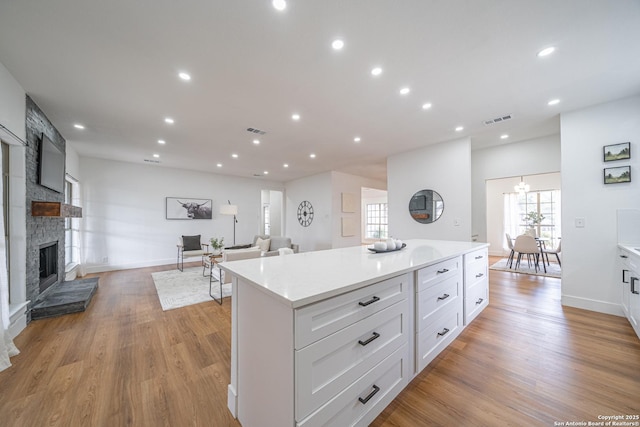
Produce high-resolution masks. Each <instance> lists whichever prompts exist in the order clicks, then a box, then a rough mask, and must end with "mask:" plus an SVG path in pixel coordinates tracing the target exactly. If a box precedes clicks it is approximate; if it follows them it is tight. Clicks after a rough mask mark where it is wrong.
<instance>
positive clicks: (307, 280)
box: [219, 240, 489, 308]
mask: <svg viewBox="0 0 640 427" xmlns="http://www.w3.org/2000/svg"><path fill="white" fill-rule="evenodd" d="M404 242H405V243H406V245H407V247H406V248H404V249H402V250H399V251H394V252H387V253H373V252H371V251H369V250H368V249H367V247H366V246H353V247H348V248H340V249H329V250H324V251H316V252H304V253H299V254H293V255H284V256H282V255H281V256H273V257H265V258H254V259H247V260H241V261H230V262H225V263H221V264H219V265H220V267H221V268H222V269H223V270H225V271H228V272H230V273H232V274H233V275H235V276H238V277H240V278H242V279H245V280H246V281H248V282H249V283H250V284H252V285H254V286H256V287H257V288H258V289H260V290H261V291H263V292H265V293H267V294H269V295H271V296H273V297H275V298H277V299H279V300H280V301H281V302H283V303H285V304H287V305H289V306H290V307H292V308H298V307H302V306H304V305H307V304H311V303H314V302H317V301H321V300H323V299H326V298H330V297H332V296H335V295H339V294H342V293H344V292H348V291H351V290H354V289H358V288H360V287H362V286H366V285H369V284H371V283H375V282H378V281H380V280H384V279H386V278H389V277H393V276H397V275H400V274H403V273H406V272H408V271H413V270H416V269H418V268H422V267H425V266H428V265H431V264H434V263H436V262H439V261H442V260H445V259H447V258H452V257H455V256H458V255H462V254H464V253H468V252H472V251H474V250H477V249H480V248H485V247H488V246H489V244H487V243H474V242H452V241H444V240H405V241H404Z"/></svg>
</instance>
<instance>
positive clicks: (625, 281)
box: [622, 269, 629, 283]
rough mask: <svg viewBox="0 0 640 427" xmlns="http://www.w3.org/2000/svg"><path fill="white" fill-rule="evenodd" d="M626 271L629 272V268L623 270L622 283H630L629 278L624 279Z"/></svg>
mask: <svg viewBox="0 0 640 427" xmlns="http://www.w3.org/2000/svg"><path fill="white" fill-rule="evenodd" d="M625 271H626V272H627V273H628V272H629V270H624V269H623V270H622V283H629V281H628V280H624V272H625Z"/></svg>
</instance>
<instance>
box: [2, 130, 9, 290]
mask: <svg viewBox="0 0 640 427" xmlns="http://www.w3.org/2000/svg"><path fill="white" fill-rule="evenodd" d="M2 218H3V220H4V221H3V222H4V230H3V232H4V245H5V246H4V247H5V251H6V253H7V258H6V261H7V274H8V276H7V279H8V280H9V283H11V277H9V276H10V275H11V268H9V265H10V262H9V260H10V255H11V254H10V252H9V248H10V247H11V245H10V244H9V145H8V144H5V143H4V142H2ZM8 289H9V301H11V286H9V287H8Z"/></svg>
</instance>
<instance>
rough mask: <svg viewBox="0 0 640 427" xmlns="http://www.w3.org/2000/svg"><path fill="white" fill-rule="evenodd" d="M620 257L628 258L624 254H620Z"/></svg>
mask: <svg viewBox="0 0 640 427" xmlns="http://www.w3.org/2000/svg"><path fill="white" fill-rule="evenodd" d="M620 258H629V257H628V256H626V255H620Z"/></svg>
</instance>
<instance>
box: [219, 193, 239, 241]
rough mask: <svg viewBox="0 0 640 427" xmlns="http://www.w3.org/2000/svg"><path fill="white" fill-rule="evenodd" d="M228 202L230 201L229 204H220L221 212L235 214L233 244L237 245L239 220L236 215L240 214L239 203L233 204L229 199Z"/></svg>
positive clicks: (222, 213)
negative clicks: (237, 224)
mask: <svg viewBox="0 0 640 427" xmlns="http://www.w3.org/2000/svg"><path fill="white" fill-rule="evenodd" d="M227 202H229V204H228V205H222V206H220V214H221V215H233V245H234V246H235V245H236V223H237V222H238V219H237V218H236V215H238V205H232V204H231V202H230V201H229V200H227Z"/></svg>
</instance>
